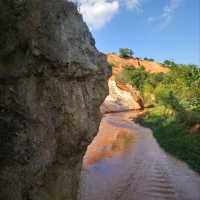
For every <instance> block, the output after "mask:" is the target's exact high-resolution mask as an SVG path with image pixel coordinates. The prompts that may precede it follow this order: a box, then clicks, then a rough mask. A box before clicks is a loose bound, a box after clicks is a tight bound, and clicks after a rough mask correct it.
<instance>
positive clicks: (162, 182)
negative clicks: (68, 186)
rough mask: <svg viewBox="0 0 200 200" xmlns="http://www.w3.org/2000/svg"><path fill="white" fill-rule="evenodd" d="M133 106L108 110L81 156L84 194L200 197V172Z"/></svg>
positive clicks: (140, 199) (155, 199)
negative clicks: (162, 141)
mask: <svg viewBox="0 0 200 200" xmlns="http://www.w3.org/2000/svg"><path fill="white" fill-rule="evenodd" d="M135 115H137V113H134V112H121V113H112V114H107V115H105V116H104V118H103V119H102V122H101V125H100V129H99V132H98V135H97V136H96V138H95V139H94V140H93V142H92V144H91V145H90V146H89V147H88V150H87V153H86V155H85V158H84V161H83V170H82V178H81V187H80V195H79V199H80V200H165V199H166V200H200V176H199V175H198V174H197V173H195V172H193V171H192V170H191V169H190V168H189V167H188V166H187V165H186V164H185V163H183V162H182V161H179V160H177V159H175V158H173V157H172V156H170V155H168V154H166V153H165V152H164V151H163V150H162V149H161V148H160V147H159V145H158V143H157V142H156V140H155V139H154V137H153V135H152V132H151V130H150V129H147V128H144V127H141V126H140V125H138V124H135V123H134V122H133V121H132V118H134V116H135Z"/></svg>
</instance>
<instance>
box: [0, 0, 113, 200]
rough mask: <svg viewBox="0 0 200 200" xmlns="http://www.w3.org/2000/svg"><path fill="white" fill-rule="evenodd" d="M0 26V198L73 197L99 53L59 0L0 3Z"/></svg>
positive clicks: (95, 97)
mask: <svg viewBox="0 0 200 200" xmlns="http://www.w3.org/2000/svg"><path fill="white" fill-rule="evenodd" d="M0 26H1V29H0V47H1V48H0V163H1V165H0V199H1V200H71V199H76V195H77V189H78V184H79V176H80V168H81V163H82V156H83V154H84V152H85V150H86V147H87V145H88V144H89V143H90V142H91V140H92V138H93V136H94V135H95V134H96V133H97V130H98V126H99V123H100V119H101V114H100V111H99V106H100V105H101V104H102V102H103V100H104V98H105V97H106V95H107V93H108V87H107V79H108V77H109V76H110V71H109V68H108V66H107V62H106V58H105V56H104V55H103V54H101V53H99V52H98V51H97V49H96V48H95V41H94V39H93V37H92V35H91V34H90V32H89V30H88V28H87V26H86V24H85V23H84V22H83V20H82V17H81V15H80V14H79V13H78V11H77V9H76V7H75V6H74V4H73V3H70V2H68V1H66V0H60V1H57V0H42V1H41V0H24V1H21V0H1V1H0Z"/></svg>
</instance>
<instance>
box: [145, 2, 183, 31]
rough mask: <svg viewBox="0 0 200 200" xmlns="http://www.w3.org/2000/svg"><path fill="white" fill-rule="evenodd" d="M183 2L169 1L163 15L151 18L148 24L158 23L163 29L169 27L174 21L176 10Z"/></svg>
mask: <svg viewBox="0 0 200 200" xmlns="http://www.w3.org/2000/svg"><path fill="white" fill-rule="evenodd" d="M182 1H183V0H169V3H168V4H167V5H166V6H165V7H164V8H163V10H162V13H161V15H160V16H157V17H149V18H148V22H149V23H155V22H158V23H160V24H161V26H160V28H161V29H163V28H165V27H166V26H167V25H169V23H170V22H171V20H172V19H173V17H174V15H175V13H176V10H177V9H178V8H179V6H180V5H181V2H182Z"/></svg>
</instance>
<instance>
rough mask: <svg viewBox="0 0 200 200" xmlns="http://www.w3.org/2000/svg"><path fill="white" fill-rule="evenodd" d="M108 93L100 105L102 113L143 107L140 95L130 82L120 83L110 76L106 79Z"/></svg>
mask: <svg viewBox="0 0 200 200" xmlns="http://www.w3.org/2000/svg"><path fill="white" fill-rule="evenodd" d="M108 86H109V95H108V96H107V97H106V99H105V101H104V103H103V104H102V105H101V107H100V108H101V112H102V113H110V112H120V111H126V110H138V109H143V107H144V105H143V100H142V97H141V95H140V93H139V91H137V90H136V89H135V88H134V87H133V86H131V85H130V84H125V83H121V82H119V81H117V80H116V77H115V76H112V77H111V78H110V79H109V81H108Z"/></svg>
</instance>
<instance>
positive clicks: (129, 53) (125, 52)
mask: <svg viewBox="0 0 200 200" xmlns="http://www.w3.org/2000/svg"><path fill="white" fill-rule="evenodd" d="M133 55H134V52H133V50H132V49H129V48H120V49H119V56H120V57H122V58H131V57H133Z"/></svg>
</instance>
